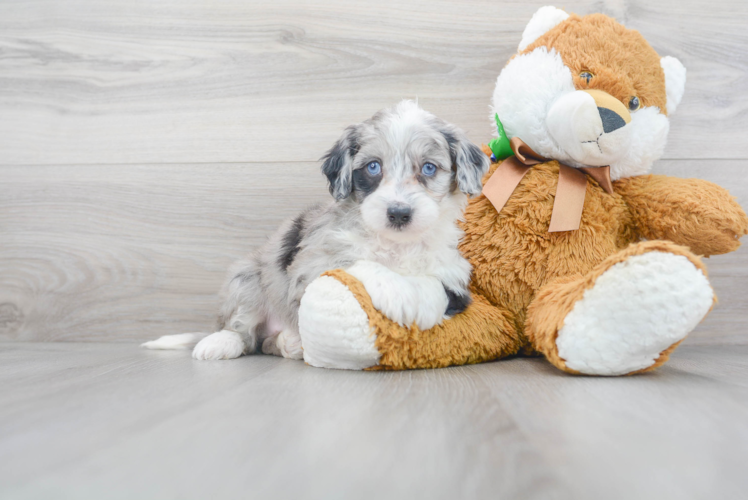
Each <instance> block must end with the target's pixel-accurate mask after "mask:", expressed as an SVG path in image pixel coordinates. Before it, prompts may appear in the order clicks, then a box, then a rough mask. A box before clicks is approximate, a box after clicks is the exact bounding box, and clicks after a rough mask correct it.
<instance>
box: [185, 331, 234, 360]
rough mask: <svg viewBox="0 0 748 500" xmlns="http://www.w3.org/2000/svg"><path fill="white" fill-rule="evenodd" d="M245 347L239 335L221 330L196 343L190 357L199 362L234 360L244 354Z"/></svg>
mask: <svg viewBox="0 0 748 500" xmlns="http://www.w3.org/2000/svg"><path fill="white" fill-rule="evenodd" d="M245 347H246V346H245V344H244V340H243V339H242V336H241V335H240V334H238V333H236V332H232V331H230V330H221V331H220V332H216V333H213V334H211V335H208V336H207V337H205V338H204V339H203V340H201V341H200V342H198V343H197V345H196V346H195V349H194V350H193V351H192V357H193V358H195V359H198V360H201V361H206V360H217V359H234V358H238V357H239V356H241V355H242V354H244V349H245Z"/></svg>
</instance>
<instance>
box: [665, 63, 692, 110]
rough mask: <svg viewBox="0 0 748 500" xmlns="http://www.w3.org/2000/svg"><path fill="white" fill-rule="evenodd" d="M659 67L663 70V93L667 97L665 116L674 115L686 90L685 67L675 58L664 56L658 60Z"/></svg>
mask: <svg viewBox="0 0 748 500" xmlns="http://www.w3.org/2000/svg"><path fill="white" fill-rule="evenodd" d="M660 66H662V69H664V70H665V93H666V95H667V114H670V113H674V112H675V108H677V107H678V104H680V100H681V99H682V98H683V92H685V90H686V67H685V66H683V64H682V63H681V62H680V61H679V60H678V59H676V58H675V57H671V56H665V57H663V58H662V59H660Z"/></svg>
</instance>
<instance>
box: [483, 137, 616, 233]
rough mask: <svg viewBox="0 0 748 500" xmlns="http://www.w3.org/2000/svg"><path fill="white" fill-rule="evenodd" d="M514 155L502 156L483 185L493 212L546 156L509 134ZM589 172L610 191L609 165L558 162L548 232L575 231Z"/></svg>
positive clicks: (580, 217) (611, 184)
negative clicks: (578, 164) (579, 165)
mask: <svg viewBox="0 0 748 500" xmlns="http://www.w3.org/2000/svg"><path fill="white" fill-rule="evenodd" d="M509 143H510V145H511V147H512V151H514V156H510V157H509V158H507V159H506V160H504V161H503V162H502V163H501V164H500V165H499V166H498V168H497V169H496V171H494V173H493V175H491V177H490V178H489V179H488V182H486V185H485V186H483V194H484V195H485V196H486V198H488V200H489V201H490V202H491V204H492V205H493V206H494V207H495V208H496V211H497V212H501V209H502V208H504V205H506V202H507V201H508V200H509V197H510V196H512V193H513V192H514V190H515V189H516V188H517V186H518V185H519V183H520V181H521V180H522V178H523V177H524V176H525V174H526V173H527V172H529V171H530V169H531V168H532V167H533V165H537V164H538V163H545V162H548V161H551V160H549V159H548V158H543V157H542V156H540V155H539V154H537V153H536V152H535V151H533V150H532V149H531V148H530V146H528V145H527V144H525V143H524V142H522V140H521V139H519V138H517V137H513V138H512V139H511V140H510V141H509ZM585 174H587V175H589V176H590V177H592V178H593V179H595V180H596V181H597V183H598V184H600V186H601V187H602V188H603V189H604V190H605V192H606V193H608V194H612V193H613V183H612V182H611V180H610V167H585V168H579V169H577V168H572V167H570V166H568V165H564V164H563V163H559V171H558V186H557V187H556V199H555V200H554V202H553V213H552V215H551V223H550V225H549V226H548V232H549V233H555V232H559V231H576V230H577V229H579V222H580V221H581V220H582V209H583V208H584V195H585V193H586V191H587V177H586V176H585Z"/></svg>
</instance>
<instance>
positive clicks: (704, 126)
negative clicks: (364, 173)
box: [0, 0, 748, 165]
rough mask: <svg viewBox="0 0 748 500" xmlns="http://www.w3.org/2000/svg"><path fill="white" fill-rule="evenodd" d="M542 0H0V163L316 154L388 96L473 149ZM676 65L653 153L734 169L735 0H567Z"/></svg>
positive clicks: (739, 117)
mask: <svg viewBox="0 0 748 500" xmlns="http://www.w3.org/2000/svg"><path fill="white" fill-rule="evenodd" d="M545 3H546V2H545V0H539V1H533V2H511V3H508V2H505V3H501V4H497V3H496V2H494V1H491V0H471V1H469V2H451V1H448V0H412V1H409V2H402V1H399V0H384V1H379V2H367V1H364V0H355V1H351V0H333V1H325V2H322V1H317V2H299V1H297V0H282V1H274V2H259V1H255V2H246V1H243V0H211V1H207V0H159V1H158V2H153V1H148V0H140V1H132V0H112V1H108V2H98V1H96V0H64V1H60V0H39V1H35V2H28V1H26V0H15V1H12V0H8V1H5V2H2V4H0V114H1V115H2V116H3V120H2V121H0V151H2V155H1V156H0V162H1V163H2V164H6V165H31V164H54V165H58V164H122V163H137V164H146V163H147V164H152V163H187V162H205V163H216V162H252V161H263V162H270V161H273V162H274V161H281V160H282V161H315V160H316V159H317V158H319V157H320V155H321V154H322V152H323V151H324V150H325V149H326V148H327V147H328V146H329V145H330V144H331V143H332V141H333V140H334V139H335V138H336V137H337V136H338V134H339V133H340V131H341V130H342V128H343V127H345V126H346V125H348V124H350V123H354V122H358V121H360V120H362V119H364V118H366V117H368V116H370V115H371V114H372V113H373V112H374V111H375V110H377V109H379V108H381V107H384V106H387V105H391V104H393V103H394V102H396V101H398V100H400V99H402V98H406V97H407V98H418V99H419V100H420V102H421V103H422V105H423V106H425V107H426V108H427V109H429V110H431V111H433V112H435V113H436V114H438V115H441V116H443V117H444V118H445V119H447V120H449V121H453V122H455V123H457V124H458V125H460V126H462V127H463V128H465V129H466V130H467V131H468V133H469V135H470V137H471V138H473V139H474V140H477V141H482V140H485V138H486V137H488V136H489V134H490V133H491V132H492V130H493V129H492V125H491V122H490V120H489V117H488V112H487V107H488V103H489V100H490V96H491V92H492V89H493V82H494V81H495V79H496V76H497V75H498V73H499V71H500V70H501V68H502V67H503V66H504V64H505V63H506V61H507V60H508V58H509V57H510V56H511V55H512V54H513V53H514V52H515V51H516V47H517V44H518V43H519V40H520V38H521V33H522V31H523V29H524V26H525V24H526V23H527V22H528V20H529V19H530V17H531V16H532V14H533V13H534V12H535V10H537V8H538V7H539V6H541V5H543V4H545ZM564 7H565V8H566V9H567V10H568V11H574V12H578V13H581V14H587V13H591V12H598V11H600V12H604V13H608V14H611V15H614V16H616V17H618V18H619V19H621V20H622V21H623V22H625V23H626V24H627V25H628V26H630V27H632V28H636V29H640V30H641V31H642V33H643V34H644V35H645V36H646V37H647V38H648V39H649V40H651V42H652V44H653V46H654V47H655V48H656V49H657V50H658V51H659V52H660V53H661V54H663V55H667V54H670V55H675V56H677V57H679V58H681V59H682V60H683V62H684V63H685V65H686V66H687V67H688V69H689V73H688V78H689V81H688V86H687V91H686V95H685V98H684V101H683V103H682V105H681V108H680V110H679V111H678V113H677V114H676V115H675V116H674V120H673V126H672V132H671V139H670V143H669V145H668V148H667V151H666V155H665V157H666V158H671V159H673V158H748V143H746V141H744V140H743V137H744V135H745V130H746V128H748V113H746V110H747V109H748V92H746V89H748V52H746V51H745V50H744V48H745V47H746V46H748V32H746V30H745V29H744V22H743V21H744V20H745V19H746V18H747V17H748V3H746V2H745V1H743V0H726V1H721V2H707V1H694V0H689V1H688V2H683V1H681V0H664V1H659V2H651V1H646V0H635V1H630V2H621V1H620V0H607V1H602V2H594V3H591V2H588V1H580V0H570V1H568V2H566V3H565V4H564Z"/></svg>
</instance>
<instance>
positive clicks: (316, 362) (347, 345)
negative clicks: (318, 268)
mask: <svg viewBox="0 0 748 500" xmlns="http://www.w3.org/2000/svg"><path fill="white" fill-rule="evenodd" d="M299 331H300V333H301V342H302V345H303V348H304V350H303V353H304V361H306V362H307V363H308V364H310V365H312V366H318V367H322V368H340V369H348V370H363V369H364V368H369V367H372V366H375V365H377V364H378V362H379V357H380V354H379V351H378V350H377V348H376V346H375V345H374V341H375V339H376V335H375V334H374V332H373V330H372V328H371V327H370V326H369V317H368V316H367V314H366V312H364V310H363V309H362V308H361V305H360V303H359V301H358V299H357V298H356V296H355V295H354V294H353V293H352V292H351V291H350V289H349V288H348V287H347V286H346V285H344V284H343V283H341V282H340V281H339V280H337V279H335V278H333V277H332V276H320V277H319V278H317V279H316V280H314V281H312V282H311V283H310V284H309V286H307V288H306V291H305V292H304V296H303V297H302V298H301V305H300V307H299Z"/></svg>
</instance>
